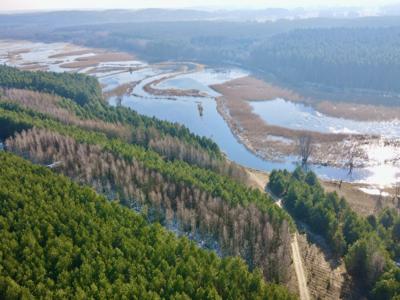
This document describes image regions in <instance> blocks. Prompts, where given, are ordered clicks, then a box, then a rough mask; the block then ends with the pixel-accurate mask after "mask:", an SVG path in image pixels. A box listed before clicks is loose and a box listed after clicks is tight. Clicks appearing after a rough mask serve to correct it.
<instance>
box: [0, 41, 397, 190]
mask: <svg viewBox="0 0 400 300" xmlns="http://www.w3.org/2000/svg"><path fill="white" fill-rule="evenodd" d="M74 47H76V48H78V49H80V48H81V47H78V46H73V45H69V44H63V43H56V44H43V43H32V42H25V41H0V63H5V64H8V65H13V66H17V67H24V66H32V65H35V66H37V67H38V68H39V66H40V69H47V70H49V71H55V72H64V71H67V72H84V73H88V74H92V75H95V76H97V77H98V79H99V81H100V83H101V84H102V86H103V89H104V91H108V92H110V91H112V90H113V89H115V88H117V87H119V86H121V85H123V84H129V83H132V84H133V88H132V90H131V91H130V92H129V93H128V94H125V95H124V96H122V97H118V102H119V101H120V103H121V104H122V105H124V106H127V107H130V108H132V109H134V110H136V111H137V112H139V113H141V114H144V115H147V116H154V117H157V118H159V119H162V120H168V121H171V122H178V123H181V124H184V125H185V126H186V127H188V128H189V129H190V130H191V131H192V132H194V133H196V134H198V135H201V136H206V137H209V138H211V139H213V140H214V141H215V142H216V143H217V144H218V145H219V147H220V148H221V149H222V151H223V152H224V153H226V155H227V157H228V158H229V159H230V160H233V161H235V162H237V163H239V164H241V165H243V166H246V167H250V168H254V169H258V170H263V171H271V170H272V169H276V168H279V169H281V168H286V169H289V170H293V169H294V168H295V167H296V162H297V161H298V158H296V157H286V158H285V159H284V161H267V160H263V159H261V158H260V157H259V156H257V155H256V154H254V153H252V152H250V151H249V150H247V148H246V147H245V146H244V145H243V144H241V143H240V142H238V140H237V139H236V137H235V136H234V135H233V134H232V132H231V130H230V128H229V127H228V125H227V124H226V122H225V121H224V119H223V118H222V117H221V115H220V114H219V113H218V111H217V108H216V101H215V97H217V96H218V94H217V93H216V92H215V91H214V90H212V89H211V88H210V87H209V86H211V85H213V84H218V83H223V82H226V81H230V80H233V79H236V78H240V77H244V76H247V75H248V73H247V72H246V71H243V70H240V69H230V70H228V69H214V68H204V67H202V68H198V69H195V68H193V67H192V66H190V67H187V69H186V71H182V70H180V69H181V68H180V67H181V66H182V64H183V65H185V63H172V62H171V63H168V64H165V65H149V64H147V63H145V62H142V61H137V60H126V61H108V62H101V63H99V64H98V65H97V66H96V67H87V66H86V67H79V66H78V67H76V68H64V67H62V65H63V64H65V63H69V62H74V61H76V60H77V59H79V58H82V57H88V56H92V55H95V54H94V53H91V52H90V51H89V50H87V51H86V53H84V54H81V55H77V54H75V55H61V56H58V57H57V58H54V55H55V54H60V53H67V49H68V51H70V48H74ZM75 50H76V49H75ZM10 53H12V55H10ZM71 53H72V52H71ZM187 66H189V65H187ZM157 80H158V81H159V82H158V83H157V86H156V88H157V89H161V90H163V89H165V90H168V89H176V90H198V91H200V92H201V95H202V97H193V96H191V97H188V96H163V95H157V96H155V95H152V94H149V93H147V92H146V91H145V86H146V85H149V84H150V85H151V83H152V82H155V81H157ZM109 102H110V104H111V105H116V104H117V97H116V96H113V97H110V99H109ZM252 106H253V109H254V111H255V112H256V113H258V114H259V115H260V116H261V117H262V118H264V119H265V120H266V121H267V122H270V123H271V124H273V125H279V126H286V127H289V128H294V129H297V128H306V129H311V130H320V131H332V130H337V131H338V132H340V131H343V132H344V131H346V130H347V131H349V132H351V131H359V132H362V130H368V131H370V130H376V131H377V133H384V132H387V130H388V129H390V133H391V134H392V136H393V137H397V138H399V137H400V129H399V128H400V126H399V123H390V122H389V123H390V124H389V123H386V122H379V124H368V125H370V127H366V124H360V122H357V121H349V120H344V119H340V118H336V119H335V118H330V119H328V118H329V117H326V116H323V115H320V114H319V113H317V112H315V111H312V109H311V108H308V107H305V106H301V105H300V106H299V104H293V103H291V102H287V101H284V100H282V99H277V100H274V101H266V102H254V103H252ZM200 108H201V113H200ZM276 111H285V112H287V114H285V115H284V116H282V114H276ZM277 116H279V117H277ZM396 151H397V149H396ZM378 152H379V151H378ZM377 156H378V157H379V156H380V154H379V153H377ZM311 168H312V169H313V170H314V171H315V172H316V173H317V174H318V175H319V176H320V177H321V178H324V179H331V180H344V181H349V182H363V183H368V184H374V185H388V184H392V183H394V182H395V180H396V176H397V173H398V172H399V168H398V167H396V166H394V165H388V164H384V163H382V164H376V165H374V166H368V167H365V168H359V169H355V170H354V171H353V173H352V175H351V176H348V174H347V173H348V171H347V169H341V168H335V167H329V166H312V167H311Z"/></svg>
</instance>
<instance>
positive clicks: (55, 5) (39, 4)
mask: <svg viewBox="0 0 400 300" xmlns="http://www.w3.org/2000/svg"><path fill="white" fill-rule="evenodd" d="M244 2H245V4H243V3H244ZM396 2H400V0H397V1H396V0H380V1H379V0H323V1H321V0H297V1H296V0H280V1H277V0H247V1H243V0H219V1H216V0H147V1H146V0H67V1H66V0H0V10H1V11H11V10H52V9H57V10H59V9H110V8H111V9H112V8H133V9H135V8H147V7H165V8H178V7H185V8H187V7H217V8H266V7H285V8H293V7H325V6H365V7H379V6H383V5H386V4H390V3H396Z"/></svg>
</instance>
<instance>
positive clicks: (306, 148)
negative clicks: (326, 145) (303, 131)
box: [298, 135, 314, 166]
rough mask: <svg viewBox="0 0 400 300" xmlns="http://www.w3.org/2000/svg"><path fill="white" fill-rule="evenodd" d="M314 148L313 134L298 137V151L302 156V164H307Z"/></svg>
mask: <svg viewBox="0 0 400 300" xmlns="http://www.w3.org/2000/svg"><path fill="white" fill-rule="evenodd" d="M313 150H314V143H313V139H312V136H311V135H302V136H300V137H299V139H298V151H299V155H300V157H301V164H302V165H303V166H305V165H307V162H308V159H309V158H310V156H311V154H312V152H313Z"/></svg>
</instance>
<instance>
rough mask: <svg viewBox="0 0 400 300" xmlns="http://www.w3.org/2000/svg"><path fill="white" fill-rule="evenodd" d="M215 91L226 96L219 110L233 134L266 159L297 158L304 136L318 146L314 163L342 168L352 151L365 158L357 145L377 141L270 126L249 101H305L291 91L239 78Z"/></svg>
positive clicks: (221, 98) (346, 135) (247, 78)
mask: <svg viewBox="0 0 400 300" xmlns="http://www.w3.org/2000/svg"><path fill="white" fill-rule="evenodd" d="M213 88H214V89H215V90H216V91H217V92H219V93H220V94H222V95H223V96H221V97H218V98H217V109H218V112H219V113H220V114H221V115H222V117H223V118H224V119H225V121H226V122H227V123H228V125H229V127H230V128H231V130H232V132H233V133H234V134H235V136H236V137H237V138H238V140H239V141H240V142H241V143H243V144H244V145H245V146H246V147H247V148H248V149H249V150H250V151H252V152H253V153H255V154H257V155H259V156H261V157H262V158H264V159H270V160H278V159H279V157H282V156H286V155H297V154H298V147H296V141H298V140H299V138H301V137H303V136H309V137H310V138H311V139H312V140H313V144H314V147H315V151H313V155H311V158H310V162H311V163H317V164H328V165H333V166H342V164H343V162H342V160H343V157H344V156H346V155H348V153H349V151H350V150H351V149H353V150H352V151H353V154H354V155H356V156H357V158H358V157H362V156H363V155H364V152H362V150H361V149H358V148H357V147H355V145H360V146H361V145H362V144H363V143H364V144H365V143H366V142H367V143H368V142H370V141H371V139H373V138H374V137H368V136H363V135H352V134H330V133H319V132H313V131H306V130H292V129H288V128H284V127H279V126H273V125H269V124H268V123H267V122H265V121H264V120H263V119H262V118H261V117H260V116H259V115H258V114H256V113H255V112H253V109H252V107H251V105H250V104H249V101H261V100H264V101H266V99H275V98H277V97H278V98H279V97H286V99H291V100H293V101H300V99H301V98H300V96H298V95H297V94H294V93H293V92H291V91H288V90H283V89H280V88H277V87H275V86H272V85H269V84H267V83H263V82H262V81H260V80H258V79H254V78H250V77H245V78H239V79H236V80H232V81H230V82H227V83H224V84H220V85H214V86H213ZM276 137H278V138H276ZM282 138H283V140H282ZM350 140H351V142H349V141H350ZM354 149H356V150H354ZM357 149H358V150H357Z"/></svg>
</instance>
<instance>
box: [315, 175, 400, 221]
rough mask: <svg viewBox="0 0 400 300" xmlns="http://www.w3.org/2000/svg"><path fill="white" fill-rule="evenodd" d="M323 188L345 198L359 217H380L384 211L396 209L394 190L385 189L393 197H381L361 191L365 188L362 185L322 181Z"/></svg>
mask: <svg viewBox="0 0 400 300" xmlns="http://www.w3.org/2000/svg"><path fill="white" fill-rule="evenodd" d="M321 184H322V186H323V187H324V189H325V190H326V191H327V192H336V193H337V194H338V195H339V196H340V197H344V198H346V200H347V203H349V205H350V207H351V208H352V209H353V210H354V211H355V212H356V213H357V214H359V215H361V216H364V217H368V216H369V215H378V214H379V213H380V212H381V211H382V210H383V209H385V208H387V207H389V208H396V206H397V199H396V198H395V196H394V194H395V191H394V189H393V188H385V189H384V190H383V191H384V192H388V193H389V194H390V195H391V196H389V197H380V196H379V195H369V194H366V193H364V192H362V191H360V190H359V188H360V187H365V186H364V185H362V184H355V183H347V182H342V184H341V185H340V187H339V182H334V181H321Z"/></svg>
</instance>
